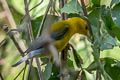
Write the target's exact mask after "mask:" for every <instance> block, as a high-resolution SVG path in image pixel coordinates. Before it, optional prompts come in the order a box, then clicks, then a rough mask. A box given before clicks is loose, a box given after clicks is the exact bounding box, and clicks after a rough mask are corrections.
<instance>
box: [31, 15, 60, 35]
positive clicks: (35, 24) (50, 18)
mask: <svg viewBox="0 0 120 80" xmlns="http://www.w3.org/2000/svg"><path fill="white" fill-rule="evenodd" d="M42 18H43V16H39V17H37V18H36V19H34V20H32V21H31V22H32V28H33V35H34V37H36V36H37V33H38V29H39V27H40V24H41V21H42ZM56 21H58V17H57V16H55V15H48V16H47V17H46V20H45V23H44V25H43V29H42V33H43V32H44V31H45V29H46V28H47V27H50V26H51V25H52V24H53V23H55V22H56Z"/></svg>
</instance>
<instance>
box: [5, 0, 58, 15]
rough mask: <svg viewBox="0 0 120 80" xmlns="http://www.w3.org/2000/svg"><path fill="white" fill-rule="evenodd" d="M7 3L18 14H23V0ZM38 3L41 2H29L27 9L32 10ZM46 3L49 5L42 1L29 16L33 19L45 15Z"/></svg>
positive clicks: (32, 0)
mask: <svg viewBox="0 0 120 80" xmlns="http://www.w3.org/2000/svg"><path fill="white" fill-rule="evenodd" d="M7 2H8V3H9V5H11V6H12V7H13V8H15V9H16V11H17V12H19V13H20V14H22V15H24V14H25V6H24V0H19V1H16V0H7ZM40 2H41V0H31V2H30V4H29V9H31V8H33V7H34V6H35V5H37V4H38V3H40ZM48 3H49V0H43V2H42V4H40V5H39V6H38V7H36V8H34V9H33V10H32V11H31V12H30V15H31V16H33V17H38V16H41V15H43V14H44V13H45V10H46V8H47V5H48ZM57 8H58V5H57Z"/></svg>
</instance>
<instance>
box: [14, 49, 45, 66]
mask: <svg viewBox="0 0 120 80" xmlns="http://www.w3.org/2000/svg"><path fill="white" fill-rule="evenodd" d="M43 51H44V50H43V49H38V50H34V51H31V52H29V53H28V54H27V55H26V56H24V57H23V58H22V59H21V60H19V61H18V62H17V63H15V64H13V65H12V67H16V66H18V65H19V64H21V63H22V62H24V61H27V60H28V59H30V58H32V57H35V56H38V55H40V54H41V53H43Z"/></svg>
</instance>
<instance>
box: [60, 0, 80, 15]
mask: <svg viewBox="0 0 120 80" xmlns="http://www.w3.org/2000/svg"><path fill="white" fill-rule="evenodd" d="M79 12H82V8H81V6H80V4H79V3H78V1H77V0H72V1H71V2H69V3H67V4H65V6H64V7H63V8H62V9H61V13H76V14H78V13H79Z"/></svg>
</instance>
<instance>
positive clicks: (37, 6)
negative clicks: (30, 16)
mask: <svg viewBox="0 0 120 80" xmlns="http://www.w3.org/2000/svg"><path fill="white" fill-rule="evenodd" d="M42 2H43V0H41V1H40V2H39V3H38V4H37V5H35V6H34V7H33V8H31V9H30V10H29V12H31V11H32V10H33V9H35V8H36V7H38V6H39V5H40V4H41V3H42ZM28 4H29V3H28ZM25 17H26V14H25V15H24V16H23V17H22V19H21V20H20V23H19V24H21V23H22V21H23V20H24V18H25Z"/></svg>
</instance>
